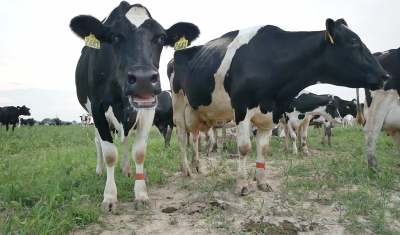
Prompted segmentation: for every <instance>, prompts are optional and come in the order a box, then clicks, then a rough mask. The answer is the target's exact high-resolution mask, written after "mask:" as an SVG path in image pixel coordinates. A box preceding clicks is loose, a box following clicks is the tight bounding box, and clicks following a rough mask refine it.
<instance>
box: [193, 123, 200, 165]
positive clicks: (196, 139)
mask: <svg viewBox="0 0 400 235" xmlns="http://www.w3.org/2000/svg"><path fill="white" fill-rule="evenodd" d="M192 136H193V155H192V172H194V173H196V172H200V160H199V145H198V142H199V136H200V135H199V132H198V131H193V132H192Z"/></svg>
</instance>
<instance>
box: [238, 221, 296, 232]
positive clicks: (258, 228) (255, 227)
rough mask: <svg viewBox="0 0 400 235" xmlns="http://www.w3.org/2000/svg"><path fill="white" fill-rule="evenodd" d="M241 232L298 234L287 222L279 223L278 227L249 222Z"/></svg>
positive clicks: (294, 227) (264, 223)
mask: <svg viewBox="0 0 400 235" xmlns="http://www.w3.org/2000/svg"><path fill="white" fill-rule="evenodd" d="M242 232H251V233H264V234H268V235H282V234H285V235H296V234H299V229H298V228H297V227H296V226H294V224H293V223H291V222H289V221H287V220H285V221H283V222H282V223H279V225H275V224H271V223H269V222H261V221H258V222H254V221H250V222H248V223H245V224H244V225H243V229H242Z"/></svg>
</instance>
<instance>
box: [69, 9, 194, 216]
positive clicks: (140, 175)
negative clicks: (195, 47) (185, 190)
mask: <svg viewBox="0 0 400 235" xmlns="http://www.w3.org/2000/svg"><path fill="white" fill-rule="evenodd" d="M171 14H172V13H171ZM70 27H71V29H72V31H73V32H74V33H76V34H77V35H78V36H79V37H80V38H82V39H84V38H85V37H88V36H89V35H93V36H94V37H95V39H93V38H92V39H91V44H89V46H93V47H97V46H100V48H99V49H95V48H90V47H84V48H83V50H82V54H81V57H80V59H79V62H78V65H77V68H76V73H75V78H76V79H75V82H76V90H77V95H78V100H79V102H80V104H81V105H82V107H83V108H84V109H85V110H86V111H87V112H88V113H90V114H91V115H92V116H93V121H94V125H95V142H96V147H97V156H98V161H100V164H99V163H98V164H97V169H96V172H97V173H98V174H102V172H103V165H102V163H101V159H102V157H103V159H104V161H105V163H106V167H107V182H106V186H105V190H104V200H103V203H102V210H105V211H108V210H111V209H115V206H116V203H117V201H118V200H117V186H116V184H115V180H114V170H115V169H114V168H115V163H116V162H117V158H118V150H117V147H116V146H115V144H114V141H113V138H112V135H111V132H110V127H112V128H115V129H116V130H118V131H119V132H120V133H121V141H122V145H123V148H126V149H127V148H128V141H129V138H127V137H128V136H129V132H130V130H131V128H132V126H130V125H129V123H128V122H127V117H128V115H129V113H128V112H131V111H134V112H137V113H138V114H137V120H136V121H135V123H137V133H136V138H135V143H134V144H133V147H132V157H133V160H134V161H135V164H136V181H135V188H134V191H135V206H136V208H138V207H139V205H141V204H148V200H149V198H148V195H147V189H146V184H145V173H144V171H143V170H144V169H143V162H144V158H145V155H146V146H147V139H148V136H149V133H150V128H151V124H152V122H153V118H154V113H155V107H156V105H157V99H156V98H155V97H156V96H157V95H158V94H160V92H161V84H160V75H159V72H158V68H159V61H160V56H161V51H162V49H163V47H164V46H173V45H174V44H175V43H176V42H177V41H178V40H179V39H180V38H182V37H185V38H186V39H187V40H188V43H189V44H190V42H191V41H192V40H194V39H195V38H197V37H198V35H199V33H200V32H199V29H198V28H197V26H195V25H193V24H191V23H177V24H175V25H173V26H172V27H171V28H169V29H167V30H165V29H164V28H163V27H162V26H161V25H160V24H159V23H158V22H157V21H155V20H154V19H153V18H152V17H151V15H150V12H149V11H148V10H147V8H145V7H144V6H142V5H140V4H135V5H130V4H129V3H127V2H125V1H122V2H121V3H120V4H119V6H117V7H116V8H115V9H114V10H112V12H111V13H110V15H109V16H107V18H105V19H104V20H103V21H102V22H100V21H99V20H97V19H96V18H94V17H92V16H85V15H81V16H77V17H75V18H73V19H72V20H71V23H70ZM88 40H89V39H87V41H88ZM96 40H98V41H99V42H100V44H98V42H97V41H96ZM122 170H123V172H124V173H125V172H129V171H130V168H129V169H128V167H127V166H123V169H122Z"/></svg>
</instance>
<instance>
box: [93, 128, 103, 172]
mask: <svg viewBox="0 0 400 235" xmlns="http://www.w3.org/2000/svg"><path fill="white" fill-rule="evenodd" d="M94 133H95V134H94V136H95V137H94V142H95V143H96V150H97V167H96V173H97V174H98V175H102V174H103V172H104V166H103V151H102V150H101V143H100V135H99V132H98V131H97V128H95V131H94Z"/></svg>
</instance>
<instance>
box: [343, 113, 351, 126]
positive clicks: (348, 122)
mask: <svg viewBox="0 0 400 235" xmlns="http://www.w3.org/2000/svg"><path fill="white" fill-rule="evenodd" d="M347 126H353V115H351V114H347V115H346V116H345V117H343V120H342V127H343V129H346V128H347Z"/></svg>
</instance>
